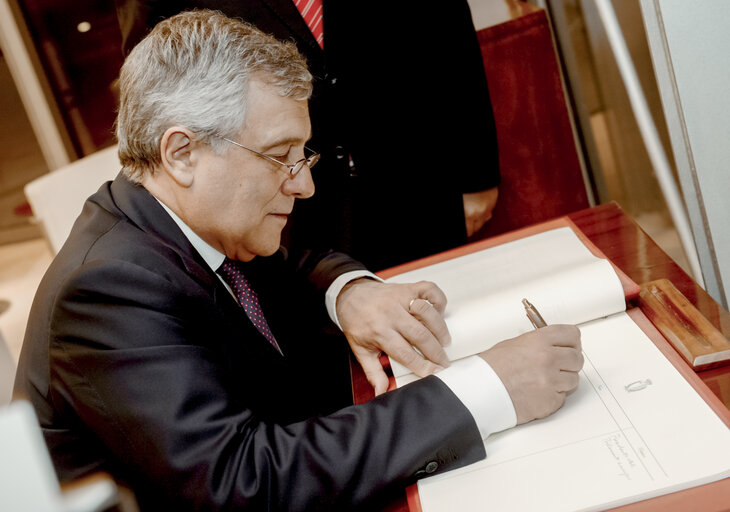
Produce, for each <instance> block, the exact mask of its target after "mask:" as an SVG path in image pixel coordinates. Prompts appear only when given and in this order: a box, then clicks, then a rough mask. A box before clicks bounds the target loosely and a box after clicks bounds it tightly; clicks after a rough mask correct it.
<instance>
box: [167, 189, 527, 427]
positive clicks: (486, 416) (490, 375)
mask: <svg viewBox="0 0 730 512" xmlns="http://www.w3.org/2000/svg"><path fill="white" fill-rule="evenodd" d="M158 202H159V203H160V204H161V205H162V207H163V208H164V209H165V211H166V212H167V213H168V214H169V215H170V217H171V218H172V220H174V221H175V223H176V224H177V225H178V227H179V228H180V229H181V230H182V232H183V234H184V235H185V236H186V237H187V239H188V240H189V241H190V244H191V245H192V246H193V247H194V248H195V250H196V251H198V253H199V254H200V256H201V257H202V258H203V260H205V262H206V263H207V264H208V266H209V267H210V268H211V269H212V270H213V272H215V271H216V270H217V269H218V268H219V267H220V266H221V265H222V264H223V261H224V260H225V259H226V257H225V255H224V254H223V253H221V252H219V251H218V250H216V249H214V248H213V247H211V246H210V244H208V243H207V242H206V241H205V240H203V239H202V238H200V237H199V236H198V235H197V234H196V233H195V232H194V231H193V230H192V229H190V227H188V225H187V224H185V223H184V222H183V221H182V219H180V217H178V216H177V215H176V214H175V212H173V211H172V210H170V209H169V208H168V207H167V206H166V205H165V204H164V203H163V202H162V201H160V200H159V199H158ZM216 275H218V274H216ZM359 277H370V278H372V279H376V280H378V281H382V279H380V278H379V277H377V276H376V275H375V274H373V273H371V272H368V271H366V270H358V271H353V272H346V273H344V274H342V275H340V276H339V277H337V279H335V280H334V281H333V282H332V284H331V285H330V287H329V288H328V289H327V292H326V293H325V305H326V307H327V312H328V313H329V316H330V318H331V319H332V321H333V322H335V324H337V326H338V327H340V329H342V327H341V326H340V323H339V320H338V319H337V312H336V310H335V304H336V301H337V296H338V295H339V293H340V291H341V290H342V288H343V287H344V286H345V285H346V284H347V283H348V282H350V281H352V280H354V279H357V278H359ZM218 278H219V279H220V280H221V282H222V283H223V284H224V285H225V286H226V288H227V289H228V291H229V292H230V293H231V295H233V292H232V291H231V288H230V287H229V286H228V283H226V282H225V280H223V278H222V277H220V276H218ZM234 297H235V296H234ZM436 376H437V377H438V378H440V379H441V380H442V381H443V382H444V384H446V385H447V386H448V387H449V389H451V391H452V392H453V393H454V394H455V395H456V397H457V398H458V399H459V400H461V402H462V403H463V404H464V406H465V407H466V408H467V409H468V410H469V412H470V413H471V415H472V416H473V417H474V421H475V422H476V424H477V427H478V428H479V432H480V434H481V436H482V439H486V438H487V437H488V436H489V434H492V433H494V432H499V431H501V430H505V429H508V428H511V427H514V426H515V425H516V424H517V414H516V413H515V408H514V406H513V405H512V399H511V398H510V396H509V393H507V390H506V389H505V387H504V384H503V383H502V381H501V380H500V378H499V377H498V376H497V374H496V373H495V372H494V370H493V369H492V367H491V366H489V364H487V362H486V361H485V360H484V359H482V358H481V357H479V356H470V357H467V358H464V359H461V360H459V361H454V362H452V363H451V366H450V367H448V368H445V369H444V370H442V371H440V372H439V373H437V374H436Z"/></svg>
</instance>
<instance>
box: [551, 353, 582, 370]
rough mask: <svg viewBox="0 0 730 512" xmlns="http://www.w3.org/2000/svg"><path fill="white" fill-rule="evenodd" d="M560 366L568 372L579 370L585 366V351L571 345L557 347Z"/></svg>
mask: <svg viewBox="0 0 730 512" xmlns="http://www.w3.org/2000/svg"><path fill="white" fill-rule="evenodd" d="M553 350H555V353H556V354H557V357H558V360H557V361H558V368H559V369H560V370H564V371H568V372H579V371H580V370H581V369H582V368H583V363H584V358H583V352H581V351H580V350H578V349H575V348H571V347H555V348H554V349H553Z"/></svg>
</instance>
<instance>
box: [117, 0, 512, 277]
mask: <svg viewBox="0 0 730 512" xmlns="http://www.w3.org/2000/svg"><path fill="white" fill-rule="evenodd" d="M117 7H118V10H117V12H118V16H119V20H120V26H121V28H122V33H123V34H122V35H123V37H124V48H125V50H126V51H129V50H130V49H131V48H132V47H133V46H134V44H136V43H137V42H138V41H139V40H140V39H141V38H142V37H143V36H144V35H145V34H146V32H147V31H148V30H149V29H151V28H152V27H153V26H154V25H155V24H156V23H157V22H159V21H160V20H162V19H164V18H167V17H169V16H172V15H173V14H176V13H178V12H181V11H183V10H186V9H190V8H212V9H219V10H221V11H222V12H223V13H225V14H227V15H229V16H231V17H237V18H241V19H243V20H246V21H249V22H250V23H252V24H254V25H256V26H257V27H258V28H260V29H261V30H263V31H264V32H267V33H271V34H273V35H274V36H275V37H277V38H279V39H284V40H293V41H294V42H295V43H296V45H297V47H298V48H299V51H300V52H301V53H302V54H303V55H304V56H305V57H306V59H307V62H308V64H309V67H310V70H311V71H312V74H313V75H314V77H315V80H314V95H313V97H312V100H311V102H310V114H311V119H312V128H313V139H312V142H311V147H312V148H314V149H316V150H318V151H319V152H320V153H321V154H322V160H321V162H320V163H319V164H318V167H316V168H315V169H314V173H313V177H314V181H315V185H316V189H317V190H316V193H315V195H314V197H313V198H311V199H309V200H308V201H305V202H301V204H299V205H298V206H297V208H296V210H295V211H294V215H293V216H292V219H291V221H290V225H291V231H290V233H289V235H288V241H287V242H286V243H287V245H288V246H289V247H290V248H292V250H293V251H294V253H295V254H299V253H300V252H301V251H302V248H305V247H309V248H311V247H313V246H314V247H325V248H329V247H332V248H335V249H337V250H340V251H343V252H346V253H348V254H350V255H352V256H353V257H354V258H356V259H358V260H359V261H362V262H363V263H365V264H366V265H367V266H368V267H369V268H371V269H373V270H380V269H383V268H386V267H389V266H393V265H396V264H400V263H404V262H407V261H411V260H414V259H417V258H420V257H423V256H427V255H429V254H434V253H436V252H441V251H443V250H446V249H451V248H453V247H456V246H458V245H462V244H464V243H465V242H466V228H465V225H464V211H463V203H462V194H464V193H466V192H476V191H480V190H486V189H488V188H492V187H494V186H496V185H497V184H498V183H499V171H498V166H499V160H498V154H497V137H496V131H495V127H494V117H493V113H492V106H491V103H490V98H489V90H488V87H487V81H486V77H485V74H484V66H483V61H482V55H481V52H480V49H479V44H478V41H477V38H476V34H475V31H474V25H473V22H472V19H471V13H470V11H469V6H468V4H467V2H466V0H449V1H448V2H438V1H435V0H429V1H423V0H397V1H393V2H386V3H380V4H374V3H373V2H365V1H362V0H347V1H342V0H334V1H330V0H324V3H323V15H324V19H323V22H324V50H322V49H321V48H320V47H319V46H318V44H317V42H316V41H315V39H314V37H313V36H312V34H311V32H310V31H309V29H308V27H307V25H306V23H305V22H304V21H303V19H302V17H301V16H300V15H299V12H298V11H297V9H296V7H295V6H294V4H293V2H292V0H117ZM378 8H379V9H381V10H382V12H374V10H375V9H378ZM350 157H351V159H352V160H351V161H352V163H353V164H354V167H352V168H351V167H350Z"/></svg>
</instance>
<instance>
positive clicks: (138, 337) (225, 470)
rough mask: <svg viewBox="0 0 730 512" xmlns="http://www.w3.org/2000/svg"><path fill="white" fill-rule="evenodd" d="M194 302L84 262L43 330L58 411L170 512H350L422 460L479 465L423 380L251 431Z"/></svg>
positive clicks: (479, 453)
mask: <svg viewBox="0 0 730 512" xmlns="http://www.w3.org/2000/svg"><path fill="white" fill-rule="evenodd" d="M101 283H103V286H102V285H101ZM109 290H114V292H113V293H110V292H109ZM198 295H201V296H198ZM203 299H204V297H202V294H198V293H196V292H195V291H192V292H191V291H190V290H181V289H179V284H177V283H176V280H175V279H171V278H170V277H169V276H165V275H162V274H160V273H154V272H152V271H150V270H147V269H145V268H142V267H139V266H136V265H134V264H131V263H126V262H118V261H117V262H103V263H95V264H87V265H85V266H84V267H82V268H81V270H79V271H78V272H76V274H75V275H74V276H73V277H72V278H71V279H70V280H68V282H67V283H66V286H65V287H64V288H63V290H62V292H61V293H60V295H59V297H58V300H57V301H56V304H57V306H56V308H55V310H54V313H53V317H52V322H51V356H50V357H51V363H52V368H53V370H52V371H53V374H52V393H53V395H54V397H55V398H54V399H55V400H56V402H57V403H60V402H61V401H63V402H65V403H68V404H70V406H71V407H72V408H73V410H74V412H75V414H76V415H77V416H78V418H79V419H80V421H82V422H83V423H84V424H85V425H87V426H88V427H89V428H90V429H91V430H92V431H93V432H94V433H95V434H96V435H97V436H99V438H100V439H101V441H102V443H103V445H104V446H105V447H106V448H107V449H108V450H109V452H110V454H111V456H112V457H113V458H114V459H116V460H117V461H119V463H120V464H121V466H122V467H124V468H125V469H126V471H127V472H128V473H129V474H132V475H135V477H134V478H135V479H136V480H135V481H136V483H137V484H138V485H140V486H142V487H143V488H146V489H148V490H152V492H153V494H155V493H156V494H158V495H160V496H164V500H165V502H166V503H173V504H175V505H176V509H177V510H182V509H187V508H190V509H195V510H231V509H235V510H292V511H296V510H350V509H352V508H355V507H358V506H361V505H363V504H365V503H367V502H368V500H370V499H375V498H377V497H378V496H381V495H382V494H383V493H386V492H388V491H389V490H392V489H393V488H394V487H399V486H404V485H406V484H409V483H412V482H413V481H415V480H416V479H417V478H418V477H419V476H425V475H427V474H428V473H431V472H432V470H433V468H434V464H433V463H434V462H435V463H436V464H435V465H436V467H437V468H438V469H437V470H436V473H438V472H442V471H448V470H450V469H454V468H457V467H460V466H463V465H466V464H469V463H472V462H474V461H476V460H479V459H481V458H483V457H484V456H485V452H484V447H483V443H482V441H481V438H480V435H479V432H478V429H477V427H476V425H475V423H474V420H473V418H472V417H471V415H470V414H469V412H468V411H467V410H466V408H465V407H464V406H463V405H462V404H461V402H460V401H459V400H458V399H457V398H456V397H455V396H454V395H453V393H451V391H449V389H448V388H447V387H446V386H445V385H444V384H443V383H441V381H440V380H439V379H437V378H435V377H430V378H426V379H423V380H421V381H419V382H417V383H414V384H412V385H410V386H407V387H404V388H403V389H400V390H396V391H394V392H391V393H387V394H386V395H384V396H382V397H380V398H378V399H376V400H374V401H372V402H370V403H368V404H365V405H361V406H353V407H349V408H345V409H342V410H340V411H337V412H335V413H334V414H331V415H328V416H323V417H314V418H310V419H307V420H305V421H301V422H297V423H293V424H288V425H282V424H273V423H266V422H264V421H262V420H260V419H259V418H257V417H256V415H255V414H253V413H252V412H251V411H250V410H249V409H248V408H247V404H246V403H243V402H242V401H241V400H240V399H239V396H237V395H235V393H233V392H232V391H231V389H230V381H231V380H232V379H231V376H230V375H229V374H228V370H226V364H225V361H221V360H220V355H218V354H217V352H216V351H215V350H213V349H212V348H211V344H212V342H211V341H210V340H206V339H204V338H205V333H206V330H205V328H202V327H201V325H200V324H201V322H203V321H204V320H205V317H206V311H205V306H204V300H203ZM143 304H144V305H143ZM261 392H264V391H263V390H262V391H261ZM427 468H428V469H427ZM427 471H428V473H427ZM133 486H134V483H133Z"/></svg>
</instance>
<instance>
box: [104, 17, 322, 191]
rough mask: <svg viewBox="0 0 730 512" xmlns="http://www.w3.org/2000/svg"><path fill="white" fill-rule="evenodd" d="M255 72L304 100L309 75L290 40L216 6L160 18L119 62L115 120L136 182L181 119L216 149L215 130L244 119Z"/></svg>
mask: <svg viewBox="0 0 730 512" xmlns="http://www.w3.org/2000/svg"><path fill="white" fill-rule="evenodd" d="M252 78H255V79H257V80H262V81H264V82H265V83H266V84H268V85H270V86H272V87H274V88H275V90H276V91H277V92H278V93H279V94H280V95H281V96H284V97H290V98H293V99H296V100H307V99H309V97H310V96H311V94H312V75H311V74H310V73H309V71H308V70H307V65H306V62H305V61H304V58H303V57H302V56H301V55H300V54H299V52H298V51H297V49H296V47H295V46H294V44H293V43H289V42H282V41H278V40H277V39H275V38H273V37H271V36H269V35H266V34H264V33H263V32H261V31H259V30H258V29H256V28H254V27H253V26H251V25H249V24H247V23H244V22H242V21H240V20H233V19H231V18H228V17H226V16H224V15H223V14H221V13H219V12H217V11H208V10H199V11H190V12H184V13H181V14H178V15H176V16H173V17H171V18H169V19H167V20H164V21H162V22H160V23H159V24H158V25H157V26H156V27H155V28H154V29H153V30H152V32H150V34H149V35H148V36H147V37H145V38H144V39H143V40H142V41H141V42H140V43H139V44H138V45H137V46H135V47H134V49H133V50H132V52H131V53H130V54H129V56H128V57H127V59H126V60H125V61H124V65H123V66H122V70H121V74H120V78H119V84H120V105H119V114H118V116H117V122H116V132H117V140H118V142H119V159H120V161H121V163H122V166H123V167H124V170H123V172H124V174H125V175H126V177H127V178H128V179H130V180H131V181H133V182H140V181H141V179H142V177H143V176H144V175H145V173H148V172H149V173H152V172H154V169H155V167H156V166H157V165H159V164H160V163H161V159H160V141H161V139H162V135H163V134H164V133H165V131H166V130H167V129H168V128H170V127H171V126H176V125H178V126H184V127H186V128H188V129H190V130H192V131H193V132H195V133H196V134H198V135H199V136H200V137H201V140H203V141H206V142H208V143H209V144H210V145H211V147H212V148H213V149H214V150H215V151H216V152H219V153H222V152H223V151H225V149H223V142H222V141H221V140H220V137H228V138H231V137H234V136H235V135H236V134H237V133H238V132H239V131H240V130H241V129H242V128H243V126H244V122H245V115H246V103H247V102H246V99H247V98H246V96H247V91H248V84H249V82H250V81H251V79H252Z"/></svg>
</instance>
